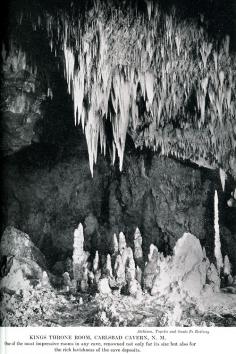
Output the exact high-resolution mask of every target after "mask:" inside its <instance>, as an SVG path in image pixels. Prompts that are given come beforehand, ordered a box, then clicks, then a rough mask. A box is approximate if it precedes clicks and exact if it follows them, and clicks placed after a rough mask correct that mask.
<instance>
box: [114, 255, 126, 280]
mask: <svg viewBox="0 0 236 354" xmlns="http://www.w3.org/2000/svg"><path fill="white" fill-rule="evenodd" d="M114 275H115V278H116V282H117V285H118V286H119V287H121V286H123V285H125V266H124V263H123V261H122V258H121V255H120V254H118V256H117V257H116V261H115V265H114Z"/></svg>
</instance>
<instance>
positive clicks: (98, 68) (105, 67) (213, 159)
mask: <svg viewBox="0 0 236 354" xmlns="http://www.w3.org/2000/svg"><path fill="white" fill-rule="evenodd" d="M24 16H28V17H27V18H30V19H31V22H32V26H33V28H34V30H37V29H41V28H46V30H47V33H48V38H49V44H50V47H51V51H52V52H53V53H54V54H55V56H58V57H60V56H61V53H63V56H64V62H65V77H66V80H67V84H68V91H69V93H70V94H71V95H72V97H73V102H74V120H75V125H78V124H80V123H81V125H82V127H83V130H84V132H85V136H86V140H87V145H88V154H89V161H90V169H91V173H92V174H93V165H94V163H96V159H97V153H98V147H99V146H100V149H101V151H102V152H103V153H106V141H107V139H106V136H105V124H106V120H107V119H110V121H111V124H112V135H113V144H112V149H113V152H112V155H113V162H114V161H115V158H116V153H117V155H118V157H119V166H120V170H121V169H122V165H123V156H124V150H125V142H126V134H127V132H129V133H130V134H131V135H132V137H133V140H134V142H135V144H136V146H141V147H142V146H147V147H150V148H152V149H153V150H154V151H155V150H158V151H160V152H161V154H163V155H168V154H171V155H173V156H176V157H177V158H182V159H192V160H193V159H194V160H195V161H196V162H198V163H199V164H201V161H208V162H209V164H213V165H214V163H215V164H219V165H220V164H221V163H222V161H224V159H223V157H224V152H226V151H228V150H229V149H230V150H231V151H235V148H236V141H235V136H234V131H235V129H236V128H235V109H236V103H235V97H236V96H235V81H236V80H235V79H236V77H235V76H236V74H235V61H234V60H233V57H232V56H231V55H230V53H229V46H230V38H229V37H226V38H225V40H224V41H223V42H222V43H218V42H216V41H213V40H211V39H210V38H209V37H208V36H207V34H206V33H205V31H204V30H203V28H202V27H199V26H197V25H196V24H195V23H194V22H191V23H190V22H188V21H182V22H179V21H177V18H176V16H175V13H174V12H173V13H171V14H168V15H167V14H163V13H162V12H161V11H160V9H159V7H158V6H157V5H156V4H154V3H152V2H151V1H147V16H144V15H140V14H138V13H137V12H136V11H135V10H134V9H129V10H127V13H126V14H124V13H123V12H122V11H121V10H119V9H116V8H113V7H112V6H111V7H109V6H108V5H107V6H106V7H105V6H104V5H103V4H102V3H100V2H99V1H97V2H96V6H94V8H93V9H91V10H90V11H88V12H87V13H85V14H83V16H84V18H83V19H84V21H83V22H82V18H81V16H80V14H79V13H77V12H73V15H69V14H65V13H60V12H58V14H57V15H54V16H52V15H49V14H47V13H44V14H43V15H42V16H36V17H35V16H33V15H32V14H28V15H25V14H24V13H22V14H21V15H20V17H19V22H22V21H23V19H24ZM141 98H142V101H143V102H144V107H143V109H142V110H141V109H140V102H141ZM193 135H194V138H193ZM226 167H227V168H229V166H226Z"/></svg>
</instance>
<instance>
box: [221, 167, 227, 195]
mask: <svg viewBox="0 0 236 354" xmlns="http://www.w3.org/2000/svg"><path fill="white" fill-rule="evenodd" d="M226 178H227V175H226V173H225V171H224V170H222V168H220V181H221V186H222V190H223V192H224V190H225V181H226Z"/></svg>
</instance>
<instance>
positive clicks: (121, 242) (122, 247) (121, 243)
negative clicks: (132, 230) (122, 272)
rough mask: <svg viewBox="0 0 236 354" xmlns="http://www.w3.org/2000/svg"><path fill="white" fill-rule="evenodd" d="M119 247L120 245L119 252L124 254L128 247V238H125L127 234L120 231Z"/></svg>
mask: <svg viewBox="0 0 236 354" xmlns="http://www.w3.org/2000/svg"><path fill="white" fill-rule="evenodd" d="M118 247H119V253H120V254H121V255H122V253H123V252H124V250H125V249H126V239H125V235H124V234H123V232H120V233H119V243H118Z"/></svg>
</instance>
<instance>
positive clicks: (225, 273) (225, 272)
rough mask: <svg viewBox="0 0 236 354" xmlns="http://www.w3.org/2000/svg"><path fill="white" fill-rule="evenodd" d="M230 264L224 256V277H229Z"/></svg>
mask: <svg viewBox="0 0 236 354" xmlns="http://www.w3.org/2000/svg"><path fill="white" fill-rule="evenodd" d="M231 269H232V266H231V263H230V261H229V257H228V256H227V255H225V257H224V275H231Z"/></svg>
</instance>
